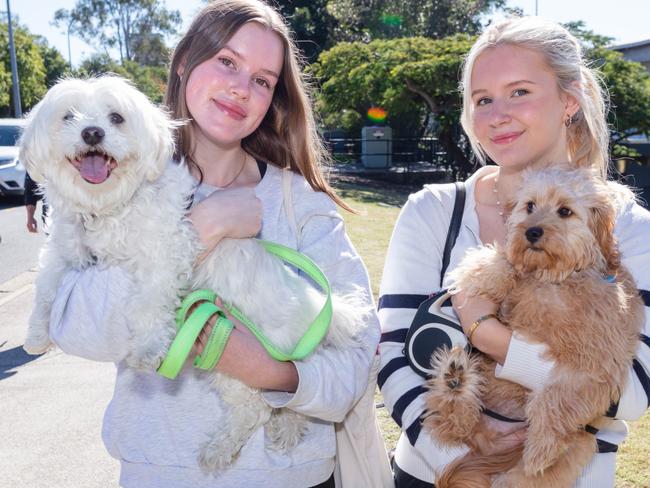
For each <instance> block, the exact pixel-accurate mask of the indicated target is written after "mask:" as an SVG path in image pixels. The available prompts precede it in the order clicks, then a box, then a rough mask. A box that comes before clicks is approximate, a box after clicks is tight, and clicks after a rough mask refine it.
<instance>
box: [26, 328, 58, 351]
mask: <svg viewBox="0 0 650 488" xmlns="http://www.w3.org/2000/svg"><path fill="white" fill-rule="evenodd" d="M53 346H54V345H53V344H52V341H50V337H49V335H48V334H47V333H39V334H34V333H33V332H32V331H30V333H29V334H28V335H27V337H26V338H25V344H23V349H24V350H25V352H26V353H27V354H31V355H38V354H43V353H45V352H47V351H48V350H50V349H51V348H52V347H53Z"/></svg>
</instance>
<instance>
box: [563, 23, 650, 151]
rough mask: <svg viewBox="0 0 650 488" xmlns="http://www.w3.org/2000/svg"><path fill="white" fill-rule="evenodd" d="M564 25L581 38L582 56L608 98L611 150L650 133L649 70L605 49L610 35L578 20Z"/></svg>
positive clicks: (609, 40) (620, 148)
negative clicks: (639, 135)
mask: <svg viewBox="0 0 650 488" xmlns="http://www.w3.org/2000/svg"><path fill="white" fill-rule="evenodd" d="M564 26H565V27H566V28H567V29H569V30H570V31H571V32H572V33H573V34H574V35H575V36H576V37H577V38H578V39H579V40H580V41H581V43H582V45H583V48H584V53H585V57H586V58H587V59H588V60H590V62H591V64H592V65H593V66H595V67H596V68H598V70H599V72H600V73H601V76H602V81H603V84H604V85H605V86H606V87H607V90H608V92H609V98H610V106H611V110H610V112H609V120H608V122H609V124H610V127H611V131H612V132H611V143H612V147H613V149H614V151H615V152H618V153H623V152H626V151H625V150H624V149H623V148H622V147H618V146H617V145H618V143H620V142H621V141H622V140H623V139H625V138H626V137H629V136H631V135H637V134H649V133H650V74H648V72H647V71H646V69H645V68H644V67H643V65H642V64H640V63H636V62H634V61H628V60H626V59H625V58H624V57H623V55H622V54H621V53H620V52H617V51H613V50H611V49H609V48H608V47H607V46H608V45H609V44H610V43H611V42H612V41H613V38H611V37H607V36H601V35H598V34H595V33H594V32H593V31H591V30H589V29H587V28H586V27H585V23H584V22H582V21H577V22H569V23H567V24H564Z"/></svg>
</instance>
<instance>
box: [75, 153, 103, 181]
mask: <svg viewBox="0 0 650 488" xmlns="http://www.w3.org/2000/svg"><path fill="white" fill-rule="evenodd" d="M79 162H80V163H81V166H80V167H79V172H80V173H81V177H82V178H83V179H84V180H86V181H88V182H90V183H95V184H96V183H102V182H104V181H106V178H108V159H107V158H106V157H105V156H104V155H100V154H93V155H88V156H84V157H83V158H82V159H81V160H80V161H79Z"/></svg>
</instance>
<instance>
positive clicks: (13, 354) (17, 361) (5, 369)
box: [0, 346, 42, 381]
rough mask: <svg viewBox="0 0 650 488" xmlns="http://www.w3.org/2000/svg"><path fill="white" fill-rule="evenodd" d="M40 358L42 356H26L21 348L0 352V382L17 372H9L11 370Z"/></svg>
mask: <svg viewBox="0 0 650 488" xmlns="http://www.w3.org/2000/svg"><path fill="white" fill-rule="evenodd" d="M41 356H42V354H39V355H38V356H32V355H31V354H27V353H26V352H25V350H24V349H23V347H22V346H18V347H14V348H13V349H7V350H6V351H0V381H1V380H4V379H6V378H9V377H11V376H13V375H15V374H16V373H17V371H11V370H12V369H15V368H17V367H18V366H22V365H23V364H27V363H29V362H30V361H34V360H35V359H38V358H40V357H41Z"/></svg>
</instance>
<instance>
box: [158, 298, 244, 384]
mask: <svg viewBox="0 0 650 488" xmlns="http://www.w3.org/2000/svg"><path fill="white" fill-rule="evenodd" d="M194 303H196V301H195V302H194ZM190 306H191V305H190ZM188 308H189V307H188ZM219 312H221V309H220V308H219V307H217V306H216V305H215V304H214V303H212V302H205V303H202V304H201V305H199V306H198V308H197V309H196V310H195V311H194V312H193V313H192V315H190V318H189V319H188V320H186V321H184V323H182V326H181V327H179V329H178V332H177V333H176V337H175V338H174V341H173V342H172V344H171V346H169V351H168V352H167V356H166V357H165V359H164V361H163V362H162V364H161V365H160V367H159V368H158V373H160V374H161V375H163V376H165V377H166V378H169V379H172V380H173V379H174V378H176V376H177V375H178V373H179V372H180V371H181V369H183V364H185V360H186V359H187V356H188V355H189V354H190V352H191V351H192V347H193V346H194V342H196V338H197V337H198V336H199V334H200V333H201V331H202V330H203V327H204V326H205V323H206V322H207V321H208V320H209V319H210V317H212V316H213V315H214V314H216V313H219ZM222 313H223V312H222ZM231 325H232V324H231ZM215 364H216V363H215Z"/></svg>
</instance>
